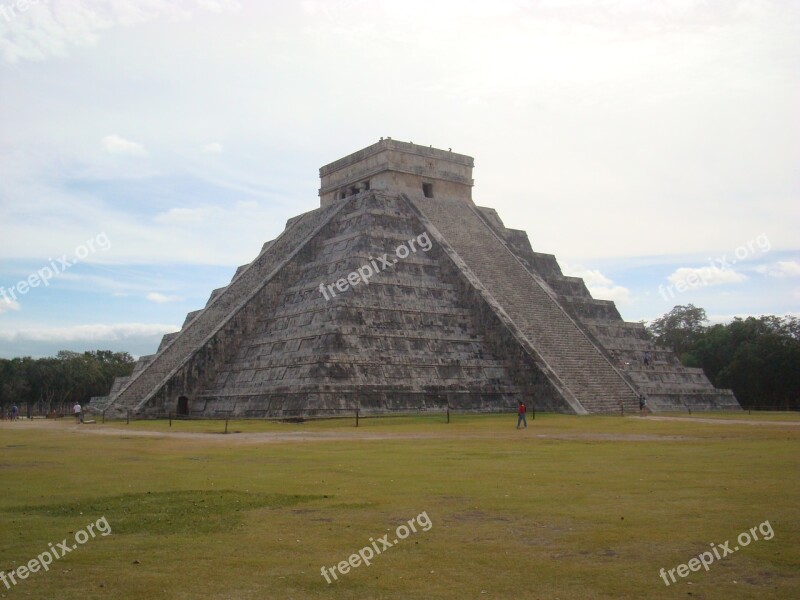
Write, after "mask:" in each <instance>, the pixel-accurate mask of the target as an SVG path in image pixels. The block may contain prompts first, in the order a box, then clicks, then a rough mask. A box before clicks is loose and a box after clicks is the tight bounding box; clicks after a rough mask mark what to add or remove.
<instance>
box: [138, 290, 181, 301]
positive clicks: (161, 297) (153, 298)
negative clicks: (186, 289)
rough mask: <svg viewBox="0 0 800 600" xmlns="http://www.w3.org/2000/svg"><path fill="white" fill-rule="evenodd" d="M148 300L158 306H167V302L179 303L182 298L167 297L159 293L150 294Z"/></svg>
mask: <svg viewBox="0 0 800 600" xmlns="http://www.w3.org/2000/svg"><path fill="white" fill-rule="evenodd" d="M146 298H147V299H148V300H150V302H155V303H156V304H166V303H167V302H177V301H178V300H180V299H181V298H180V297H179V296H165V295H164V294H159V293H158V292H150V293H149V294H147V296H146Z"/></svg>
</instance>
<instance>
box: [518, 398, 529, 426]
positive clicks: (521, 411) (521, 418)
mask: <svg viewBox="0 0 800 600" xmlns="http://www.w3.org/2000/svg"><path fill="white" fill-rule="evenodd" d="M527 411H528V409H527V408H525V403H524V402H523V401H522V400H520V401H519V408H517V415H519V416H518V417H517V429H519V424H520V423H524V424H525V428H526V429H527V427H528V421H527V420H526V419H525V413H526V412H527Z"/></svg>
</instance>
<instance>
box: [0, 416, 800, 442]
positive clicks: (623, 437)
mask: <svg viewBox="0 0 800 600" xmlns="http://www.w3.org/2000/svg"><path fill="white" fill-rule="evenodd" d="M648 418H652V417H648ZM659 418H662V417H659ZM665 418H671V417H665ZM677 420H682V419H677ZM683 420H688V421H692V422H704V421H705V420H701V419H683ZM709 421H711V422H716V421H714V420H709ZM511 422H512V423H513V421H511ZM719 422H728V421H719ZM736 422H738V423H751V422H750V421H746V422H745V421H736ZM757 424H760V423H757ZM798 425H800V423H798ZM5 427H9V428H10V427H15V428H20V429H24V428H27V429H30V428H34V429H47V430H50V431H58V432H61V433H72V434H76V435H105V436H117V437H127V438H155V439H184V440H202V441H205V442H224V443H243V444H270V443H287V442H288V443H292V442H336V441H348V442H353V441H375V440H382V441H387V440H420V439H441V440H449V439H453V440H460V439H483V440H485V439H490V440H491V439H497V440H500V439H502V440H508V439H510V438H511V436H516V437H517V438H523V437H524V438H538V439H553V440H584V441H619V442H652V441H673V440H675V441H677V440H687V439H691V438H689V437H686V436H680V435H657V434H653V435H646V434H612V433H594V432H586V433H583V432H578V433H570V432H565V433H536V432H535V431H536V426H535V424H534V425H531V426H529V427H528V429H527V430H516V429H515V427H514V425H513V424H512V425H510V426H509V431H508V432H505V431H503V432H500V431H487V432H474V431H473V432H461V431H457V430H452V429H450V430H446V429H445V428H444V427H443V429H442V430H441V431H437V432H409V433H404V432H370V431H355V429H354V430H352V431H347V430H345V431H341V430H340V431H287V432H273V431H269V432H238V433H237V432H231V433H228V434H224V433H222V432H179V431H177V432H164V431H146V430H140V429H130V428H127V427H125V426H118V425H111V426H109V425H99V424H84V425H78V424H76V423H75V422H74V421H72V420H71V419H70V420H66V419H64V420H58V421H55V420H45V419H35V420H33V421H18V422H16V423H13V424H12V423H7V422H3V423H0V429H2V428H5Z"/></svg>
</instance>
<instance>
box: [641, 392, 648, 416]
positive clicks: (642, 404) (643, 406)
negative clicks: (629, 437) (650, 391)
mask: <svg viewBox="0 0 800 600" xmlns="http://www.w3.org/2000/svg"><path fill="white" fill-rule="evenodd" d="M646 407H647V397H646V396H645V395H644V394H641V395H640V396H639V416H640V417H643V416H644V409H645V408H646Z"/></svg>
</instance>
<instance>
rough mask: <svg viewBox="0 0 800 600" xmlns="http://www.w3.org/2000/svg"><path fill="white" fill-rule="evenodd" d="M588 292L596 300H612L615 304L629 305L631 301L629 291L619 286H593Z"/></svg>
mask: <svg viewBox="0 0 800 600" xmlns="http://www.w3.org/2000/svg"><path fill="white" fill-rule="evenodd" d="M589 291H590V292H591V293H592V297H593V298H595V299H596V300H613V301H614V302H615V303H617V304H630V303H631V302H632V301H633V297H632V296H631V291H630V290H629V289H628V288H626V287H623V286H621V285H612V286H593V287H590V288H589Z"/></svg>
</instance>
